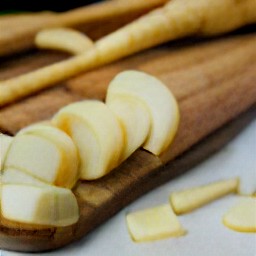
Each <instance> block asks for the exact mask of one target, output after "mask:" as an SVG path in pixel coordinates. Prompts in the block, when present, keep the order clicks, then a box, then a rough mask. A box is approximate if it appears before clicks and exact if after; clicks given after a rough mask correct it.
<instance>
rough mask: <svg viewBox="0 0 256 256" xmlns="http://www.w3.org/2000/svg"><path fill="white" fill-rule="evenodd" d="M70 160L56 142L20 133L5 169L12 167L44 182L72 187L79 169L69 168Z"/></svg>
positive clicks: (9, 153)
mask: <svg viewBox="0 0 256 256" xmlns="http://www.w3.org/2000/svg"><path fill="white" fill-rule="evenodd" d="M68 160H69V158H68V156H67V155H66V152H65V150H63V149H62V148H61V147H59V145H57V144H56V143H54V142H52V141H50V140H47V139H46V138H44V137H40V136H36V135H32V134H20V135H17V136H16V137H15V138H14V139H13V143H12V144H11V147H10V149H9V151H8V154H7V156H6V161H5V164H4V169H6V168H8V167H12V168H15V169H18V170H21V171H24V172H26V173H27V174H29V175H31V176H33V177H35V178H37V179H40V180H42V181H43V182H46V183H49V184H53V185H57V186H62V187H68V188H71V187H72V186H73V185H74V183H75V182H76V180H77V171H76V170H75V171H74V170H71V169H69V167H70V164H69V163H68ZM74 160H76V159H74Z"/></svg>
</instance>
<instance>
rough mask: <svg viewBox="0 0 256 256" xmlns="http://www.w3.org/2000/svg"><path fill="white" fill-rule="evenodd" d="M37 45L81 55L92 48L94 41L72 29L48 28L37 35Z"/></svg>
mask: <svg viewBox="0 0 256 256" xmlns="http://www.w3.org/2000/svg"><path fill="white" fill-rule="evenodd" d="M35 44H36V46H37V47H39V48H42V49H53V50H59V51H65V52H69V53H72V54H81V53H83V52H85V51H87V50H88V49H90V48H91V47H93V41H92V40H91V39H90V38H89V37H87V36H86V35H85V34H83V33H82V32H79V31H77V30H74V29H71V28H48V29H44V30H41V31H40V32H38V33H37V35H36V38H35Z"/></svg>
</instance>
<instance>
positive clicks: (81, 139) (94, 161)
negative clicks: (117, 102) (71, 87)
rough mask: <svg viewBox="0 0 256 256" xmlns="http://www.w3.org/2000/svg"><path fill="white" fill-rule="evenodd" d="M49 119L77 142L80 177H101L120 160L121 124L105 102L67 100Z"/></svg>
mask: <svg viewBox="0 0 256 256" xmlns="http://www.w3.org/2000/svg"><path fill="white" fill-rule="evenodd" d="M52 121H53V123H54V124H55V125H56V126H58V127H59V128H60V129H62V130H63V131H65V132H67V133H68V134H69V135H70V136H71V138H72V139H73V141H74V143H75V144H76V146H77V148H78V152H79V156H80V163H81V164H80V178H81V179H86V180H93V179H97V178H100V177H102V176H104V175H105V174H107V173H108V172H110V171H111V170H112V169H113V168H115V167H116V166H117V165H118V164H119V160H120V156H121V154H122V150H123V133H122V128H121V126H120V124H119V122H118V120H117V118H116V117H115V115H114V113H113V112H112V111H111V110H110V109H109V108H108V107H107V106H106V105H105V104H104V103H102V102H100V101H94V100H87V101H83V102H77V103H73V104H70V105H68V106H66V107H64V108H62V109H61V110H60V111H59V112H58V113H57V114H56V115H55V116H54V117H53V120H52Z"/></svg>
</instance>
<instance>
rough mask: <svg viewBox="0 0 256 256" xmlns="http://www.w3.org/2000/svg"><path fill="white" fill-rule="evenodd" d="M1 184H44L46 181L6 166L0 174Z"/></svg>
mask: <svg viewBox="0 0 256 256" xmlns="http://www.w3.org/2000/svg"><path fill="white" fill-rule="evenodd" d="M2 183H3V184H28V185H34V186H44V185H47V183H45V182H43V181H41V180H39V179H37V178H35V177H33V176H31V175H29V174H27V173H25V172H23V171H20V170H17V169H15V168H7V169H5V170H4V171H3V174H2Z"/></svg>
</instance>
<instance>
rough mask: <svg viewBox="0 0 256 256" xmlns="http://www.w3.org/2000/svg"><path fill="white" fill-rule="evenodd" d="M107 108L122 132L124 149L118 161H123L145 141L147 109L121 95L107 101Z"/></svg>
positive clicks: (149, 125)
mask: <svg viewBox="0 0 256 256" xmlns="http://www.w3.org/2000/svg"><path fill="white" fill-rule="evenodd" d="M106 104H107V106H108V107H109V108H110V109H111V110H112V111H113V112H114V113H115V115H116V116H117V119H118V120H119V122H120V123H121V126H122V129H123V131H124V138H125V140H124V149H123V154H122V156H121V159H120V161H124V160H125V159H126V158H128V157H129V156H130V155H131V154H132V153H133V152H134V151H135V150H137V149H138V148H139V147H140V146H141V145H142V144H143V143H144V142H145V140H146V139H147V137H148V134H149V131H150V128H151V124H150V115H149V113H148V111H147V108H146V107H145V106H144V104H143V103H141V102H140V101H139V100H136V99H133V98H131V97H126V96H123V95H118V96H117V97H113V98H112V99H111V100H107V102H106Z"/></svg>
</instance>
